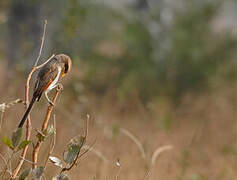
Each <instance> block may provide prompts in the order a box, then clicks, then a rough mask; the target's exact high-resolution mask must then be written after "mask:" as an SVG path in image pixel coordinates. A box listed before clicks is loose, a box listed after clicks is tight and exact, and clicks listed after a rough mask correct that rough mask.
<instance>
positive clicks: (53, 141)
mask: <svg viewBox="0 0 237 180" xmlns="http://www.w3.org/2000/svg"><path fill="white" fill-rule="evenodd" d="M53 121H54V125H53V126H54V129H55V133H54V134H53V137H52V138H51V142H50V150H49V153H48V156H47V158H46V160H45V163H44V169H45V168H46V165H47V162H48V160H49V157H50V155H51V154H52V153H53V150H54V147H55V143H56V117H55V114H54V116H53Z"/></svg>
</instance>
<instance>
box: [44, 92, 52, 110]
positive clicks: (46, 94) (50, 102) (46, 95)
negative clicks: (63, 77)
mask: <svg viewBox="0 0 237 180" xmlns="http://www.w3.org/2000/svg"><path fill="white" fill-rule="evenodd" d="M48 92H49V91H45V93H44V94H45V97H46V99H47V100H48V102H49V104H50V105H51V106H54V103H53V102H52V101H51V100H50V99H49V97H48Z"/></svg>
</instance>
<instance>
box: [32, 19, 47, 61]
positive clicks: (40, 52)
mask: <svg viewBox="0 0 237 180" xmlns="http://www.w3.org/2000/svg"><path fill="white" fill-rule="evenodd" d="M46 27H47V20H45V21H44V31H43V35H42V39H41V45H40V50H39V55H38V57H37V59H36V61H35V64H34V66H37V64H38V62H39V59H40V57H41V54H42V49H43V47H44V38H45V33H46Z"/></svg>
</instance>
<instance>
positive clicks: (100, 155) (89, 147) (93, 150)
mask: <svg viewBox="0 0 237 180" xmlns="http://www.w3.org/2000/svg"><path fill="white" fill-rule="evenodd" d="M82 149H86V150H90V151H91V152H93V153H94V154H95V155H96V156H98V157H99V158H100V159H102V160H103V161H104V162H106V163H108V162H109V160H108V158H106V157H105V156H104V155H103V154H102V153H101V152H100V151H98V150H96V149H95V148H93V147H92V146H88V145H84V146H83V147H82Z"/></svg>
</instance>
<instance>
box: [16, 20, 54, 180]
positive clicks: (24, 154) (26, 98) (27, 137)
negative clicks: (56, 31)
mask: <svg viewBox="0 0 237 180" xmlns="http://www.w3.org/2000/svg"><path fill="white" fill-rule="evenodd" d="M46 25H47V21H45V22H44V32H43V35H42V41H41V46H40V51H39V55H38V57H37V59H36V61H35V64H34V66H33V68H32V69H31V71H30V73H29V75H28V77H27V81H26V85H25V109H27V108H28V106H29V89H30V80H31V77H32V75H33V73H34V72H35V71H36V70H37V69H39V67H37V64H38V61H39V59H40V57H41V53H42V49H43V45H44V40H45V32H46ZM50 59H51V58H50ZM31 129H32V128H31V121H30V115H28V118H27V124H26V138H25V140H28V141H29V140H30V136H31ZM28 147H29V146H26V147H25V148H24V149H23V151H22V154H21V157H22V159H21V160H20V161H19V163H18V165H17V167H16V169H15V170H14V172H13V175H12V179H15V178H16V176H17V174H18V173H19V171H20V169H21V166H22V165H23V163H24V159H25V156H26V153H27V150H28Z"/></svg>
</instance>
